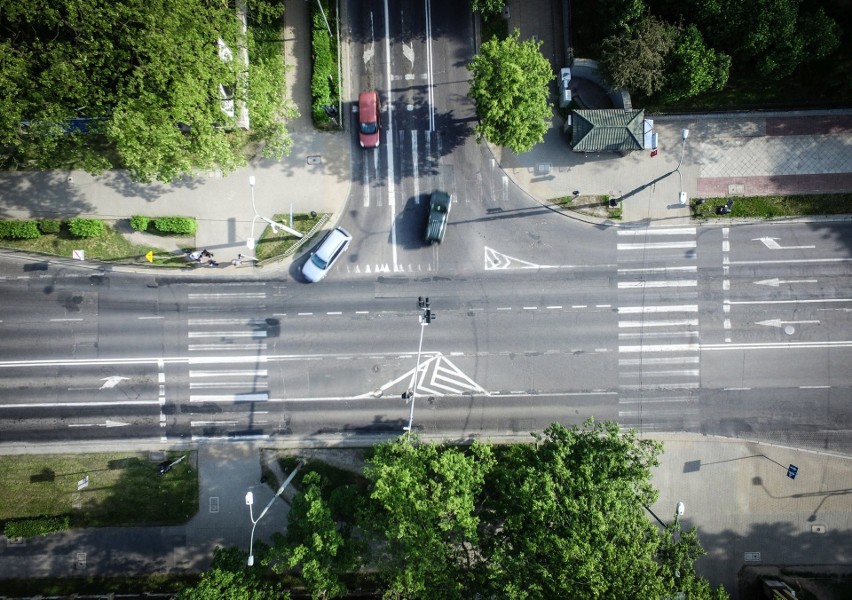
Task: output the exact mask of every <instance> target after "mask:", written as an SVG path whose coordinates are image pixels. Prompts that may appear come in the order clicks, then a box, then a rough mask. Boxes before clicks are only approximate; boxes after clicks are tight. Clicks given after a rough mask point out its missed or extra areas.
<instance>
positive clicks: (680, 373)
mask: <svg viewBox="0 0 852 600" xmlns="http://www.w3.org/2000/svg"><path fill="white" fill-rule="evenodd" d="M699 375H700V372H699V370H698V369H678V370H676V371H625V372H623V373H619V376H620V377H698V376H699Z"/></svg>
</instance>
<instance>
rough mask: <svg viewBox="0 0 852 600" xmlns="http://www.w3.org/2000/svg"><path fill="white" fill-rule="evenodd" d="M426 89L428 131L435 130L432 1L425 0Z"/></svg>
mask: <svg viewBox="0 0 852 600" xmlns="http://www.w3.org/2000/svg"><path fill="white" fill-rule="evenodd" d="M425 9H426V74H427V76H428V80H427V85H426V89H427V90H428V91H429V94H428V100H429V131H435V84H434V76H433V74H432V2H431V0H426V3H425Z"/></svg>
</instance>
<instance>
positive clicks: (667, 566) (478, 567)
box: [180, 420, 727, 600]
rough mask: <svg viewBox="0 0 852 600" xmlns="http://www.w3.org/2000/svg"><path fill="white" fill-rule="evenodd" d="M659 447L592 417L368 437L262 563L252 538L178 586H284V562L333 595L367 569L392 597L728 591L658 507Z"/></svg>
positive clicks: (713, 594) (530, 599) (536, 599)
mask: <svg viewBox="0 0 852 600" xmlns="http://www.w3.org/2000/svg"><path fill="white" fill-rule="evenodd" d="M661 451H662V447H661V445H660V444H659V443H657V442H654V441H652V440H646V439H639V438H637V436H636V433H635V432H634V431H621V430H620V429H619V427H618V425H617V424H615V423H596V422H594V421H592V420H589V421H587V422H586V423H585V424H584V425H583V426H582V427H571V428H566V427H564V426H562V425H560V424H553V425H551V426H550V427H548V428H547V429H546V430H545V432H544V434H543V435H535V436H533V443H530V444H515V445H511V446H491V445H490V444H488V443H482V442H475V443H473V444H472V445H470V446H463V447H460V446H453V445H449V444H442V445H437V444H430V443H423V442H422V441H421V440H420V439H419V438H417V437H416V436H414V435H411V434H405V435H403V436H402V437H400V438H398V439H396V440H393V441H389V442H385V443H383V444H380V445H378V446H376V447H374V448H373V449H371V451H370V457H369V458H368V459H367V461H366V466H365V469H364V477H365V478H366V479H365V480H361V481H359V482H358V483H357V484H351V483H350V484H346V485H338V486H337V487H334V486H332V483H331V480H329V481H326V480H325V479H324V478H321V477H320V476H319V475H318V474H317V473H312V472H308V474H307V475H305V477H304V479H303V480H302V482H301V483H300V484H299V485H300V486H301V488H302V490H301V493H300V494H299V495H297V496H296V500H295V501H294V502H293V506H292V509H291V512H290V515H289V516H288V530H287V532H286V534H284V535H275V536H273V547H272V548H271V549H270V548H267V547H266V546H265V545H263V544H258V545H256V547H255V548H256V552H255V554H256V556H257V557H258V558H259V560H260V564H261V565H262V567H261V566H257V563H256V566H255V567H254V568H253V570H251V569H249V570H247V569H246V567H245V558H246V556H245V552H242V551H238V550H231V551H229V552H226V553H221V555H220V554H218V553H217V559H216V561H214V565H213V566H214V569H213V570H211V571H210V572H208V573H206V574H205V575H204V577H203V578H202V581H201V582H200V583H199V584H198V585H196V586H194V587H193V588H192V589H191V590H188V591H185V592H184V594H183V595H181V596H180V598H183V599H184V600H206V599H207V598H209V597H212V596H213V595H215V594H216V593H217V591H218V590H221V589H224V588H226V587H228V586H233V587H235V588H237V589H238V590H241V594H243V595H230V596H229V595H223V596H222V597H225V598H241V599H242V598H245V599H247V600H252V599H253V598H257V597H258V596H257V595H253V594H256V591H257V590H260V589H265V590H269V589H272V588H270V587H268V586H274V585H276V584H275V581H276V580H275V579H274V574H279V575H283V574H287V575H289V576H291V577H298V578H299V579H301V582H302V584H303V586H304V588H305V589H306V590H307V592H308V593H310V595H311V597H312V598H315V599H324V598H334V597H341V596H342V595H344V594H345V593H346V588H345V587H344V584H343V582H344V581H348V580H349V579H348V578H349V577H352V576H353V574H354V573H356V572H360V573H365V572H368V573H370V576H369V582H371V583H377V584H378V591H380V592H381V593H383V595H384V597H385V598H408V599H418V598H423V599H432V598H445V599H455V598H458V599H467V598H475V597H480V598H513V599H521V600H549V599H550V598H572V599H577V600H584V599H589V600H591V599H595V600H622V599H623V598H642V599H648V600H659V599H660V598H675V597H677V594H678V593H679V592H683V593H685V594H686V597H687V598H690V599H691V600H724V599H725V598H727V595H726V593H725V591H724V590H723V589H722V588H721V587H718V588H712V587H711V586H710V584H709V583H708V582H707V580H706V579H704V578H703V577H701V576H700V575H699V574H698V573H697V572H696V571H695V561H696V560H697V559H698V558H699V557H700V556H701V555H702V554H703V553H704V551H703V549H702V548H701V545H700V544H699V541H698V535H697V533H696V531H695V529H690V530H681V528H680V525H679V523H678V522H677V521H675V522H673V523H670V524H669V525H666V526H663V527H660V526H658V524H657V523H656V522H655V521H652V520H651V516H650V513H649V510H650V509H648V508H647V507H649V506H650V505H651V504H652V503H654V502H655V500H656V499H657V491H656V490H655V489H654V487H653V485H652V483H651V469H652V468H653V467H654V466H656V465H657V464H658V457H659V455H660V453H661ZM350 477H351V476H350ZM354 490H360V495H353V494H352V492H353V491H354ZM673 508H674V507H673ZM353 540H357V543H356V542H354V541H353ZM359 565H360V567H361V568H360V569H359ZM373 574H375V576H374V575H373ZM364 581H368V580H367V579H365V580H364ZM368 585H369V584H368ZM264 586H267V587H264ZM275 589H278V588H275Z"/></svg>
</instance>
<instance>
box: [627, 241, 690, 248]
mask: <svg viewBox="0 0 852 600" xmlns="http://www.w3.org/2000/svg"><path fill="white" fill-rule="evenodd" d="M696 245H697V244H696V243H695V242H694V241H689V242H647V243H645V244H616V246H615V247H616V249H617V250H674V249H678V248H695V247H696Z"/></svg>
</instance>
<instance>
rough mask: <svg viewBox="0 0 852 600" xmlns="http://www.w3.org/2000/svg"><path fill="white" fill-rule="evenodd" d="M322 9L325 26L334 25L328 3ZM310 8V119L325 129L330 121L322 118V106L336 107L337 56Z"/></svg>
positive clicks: (315, 10)
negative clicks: (311, 53)
mask: <svg viewBox="0 0 852 600" xmlns="http://www.w3.org/2000/svg"><path fill="white" fill-rule="evenodd" d="M321 1H322V2H323V4H324V5H325V8H324V10H325V15H326V17H328V18H329V25H331V26H333V25H334V20H333V16H332V13H330V12H329V7H328V2H326V1H324V0H321ZM312 8H313V31H312V32H311V49H312V51H313V55H314V64H313V67H314V72H313V74H312V76H311V98H312V103H311V116H312V117H313V119H314V124H315V125H317V126H319V127H327V126H329V125H330V124H331V118H330V117H329V116H328V115H327V114H325V109H324V108H323V107H325V106H334V107H336V106H337V99H338V98H337V56H336V47H337V45H336V42H335V40H334V39H333V38H332V37H331V36H330V35H329V34H328V28H327V27H326V25H325V19H324V18H323V14H322V13H321V12H320V11H319V9H318V8H317V7H316V6H315V5H312Z"/></svg>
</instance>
